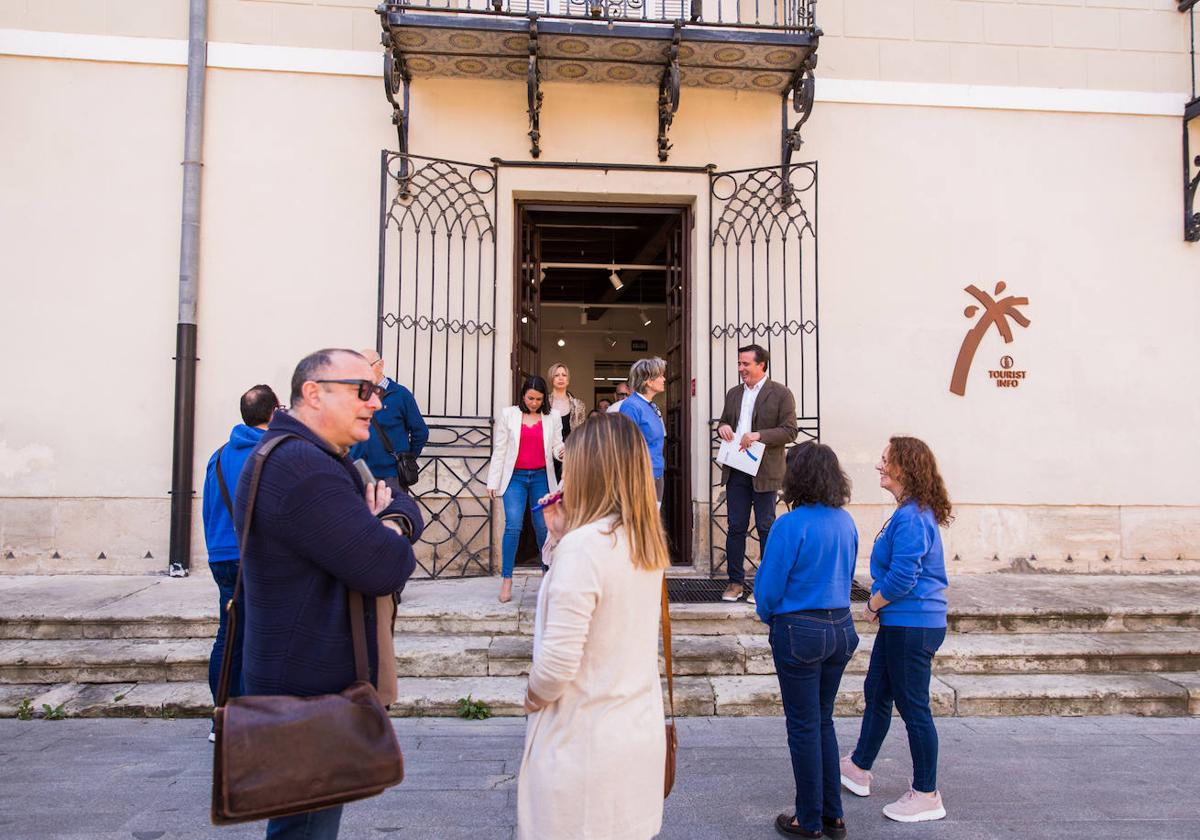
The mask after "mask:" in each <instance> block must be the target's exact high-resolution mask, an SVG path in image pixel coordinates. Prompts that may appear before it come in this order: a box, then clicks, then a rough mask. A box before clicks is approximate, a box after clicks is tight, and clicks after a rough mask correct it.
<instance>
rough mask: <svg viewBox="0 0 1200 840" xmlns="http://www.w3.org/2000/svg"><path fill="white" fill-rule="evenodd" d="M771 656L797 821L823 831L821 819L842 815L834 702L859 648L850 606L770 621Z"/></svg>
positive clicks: (776, 617) (778, 616) (803, 825)
mask: <svg viewBox="0 0 1200 840" xmlns="http://www.w3.org/2000/svg"><path fill="white" fill-rule="evenodd" d="M769 638H770V642H771V654H772V655H773V656H774V658H775V673H776V676H778V678H779V693H780V695H781V696H782V698H783V713H784V715H785V716H786V718H787V739H788V750H789V751H790V752H791V754H792V775H793V776H794V777H795V780H796V822H798V823H799V824H800V826H801V828H806V829H808V830H809V831H820V830H821V817H827V818H828V819H838V818H840V817H841V816H842V786H841V771H840V769H839V767H838V762H839V760H840V754H839V752H838V742H837V733H836V732H834V729H833V703H834V700H836V699H837V691H838V686H839V685H840V684H841V682H842V672H843V671H845V670H846V664H847V663H848V662H849V661H850V657H851V656H853V654H854V650H855V648H857V647H858V634H857V633H856V632H855V631H854V620H853V619H851V618H850V610H849V609H848V608H846V607H842V608H841V609H836V610H804V611H803V612H795V613H787V614H786V615H777V616H775V617H774V618H773V619H772V620H771V634H770V637H769Z"/></svg>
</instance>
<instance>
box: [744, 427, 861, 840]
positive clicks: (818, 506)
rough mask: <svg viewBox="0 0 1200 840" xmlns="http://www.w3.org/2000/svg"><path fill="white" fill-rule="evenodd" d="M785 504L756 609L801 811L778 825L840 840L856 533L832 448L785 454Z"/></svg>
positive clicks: (758, 585)
mask: <svg viewBox="0 0 1200 840" xmlns="http://www.w3.org/2000/svg"><path fill="white" fill-rule="evenodd" d="M783 500H784V501H785V502H787V504H788V506H789V507H791V511H790V512H789V513H785V514H784V515H783V516H781V517H779V519H777V520H775V524H774V525H772V526H771V534H770V536H769V537H767V546H766V548H765V550H764V551H763V557H762V562H761V563H759V566H758V573H757V574H756V575H755V576H754V602H755V609H756V610H757V611H758V616H759V618H761V619H762V620H763V621H764V622H766V623H767V625H768V626H770V628H771V632H770V637H769V638H770V643H771V653H772V655H773V656H774V658H775V673H776V675H777V676H778V678H779V693H780V695H781V696H782V698H783V713H784V716H785V717H786V718H787V738H788V750H789V752H790V753H791V756H792V774H793V776H794V777H795V781H796V803H795V804H796V810H795V811H794V812H792V813H790V814H789V813H784V814H780V815H779V816H778V817H777V818H776V820H775V828H776V830H777V831H778V832H779V833H780V834H783V835H785V836H788V837H813V838H818V837H821V836H828V837H831V838H835V839H840V838H842V837H845V836H846V824H845V823H844V822H843V821H842V796H841V790H840V788H839V787H838V744H837V734H836V733H835V732H834V729H833V702H834V700H835V699H836V698H837V692H838V686H839V685H840V684H841V682H842V672H843V671H844V670H845V669H846V664H847V663H848V662H849V661H850V657H851V656H852V655H853V654H854V650H855V648H857V647H858V634H857V633H856V632H855V631H854V620H853V619H852V618H851V617H850V582H851V581H852V580H853V579H854V561H855V558H856V557H857V556H858V529H856V528H855V527H854V520H853V519H851V518H850V514H848V513H846V511H845V509H844V508H843V505H845V504H846V502H848V501H850V481H849V479H847V478H846V475H845V473H843V472H842V468H841V465H840V464H838V459H837V456H836V455H834V454H833V450H832V449H830V448H829V447H828V446H825V445H823V444H820V443H814V442H811V441H810V442H807V443H802V444H800V445H799V446H797V447H795V448H794V449H792V450H791V451H790V452H789V453H788V459H787V473H786V474H785V475H784V479H783Z"/></svg>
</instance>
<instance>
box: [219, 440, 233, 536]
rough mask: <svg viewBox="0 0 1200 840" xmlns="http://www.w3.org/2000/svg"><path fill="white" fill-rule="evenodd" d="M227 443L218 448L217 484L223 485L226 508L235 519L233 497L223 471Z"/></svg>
mask: <svg viewBox="0 0 1200 840" xmlns="http://www.w3.org/2000/svg"><path fill="white" fill-rule="evenodd" d="M227 445H228V444H222V445H221V448H220V449H218V450H217V484H219V485H220V486H221V501H223V502H224V503H225V510H227V511H229V518H230V519H233V497H232V496H231V495H229V485H228V484H226V483H225V473H223V472H222V471H221V453H222V452H224V451H225V447H226V446H227Z"/></svg>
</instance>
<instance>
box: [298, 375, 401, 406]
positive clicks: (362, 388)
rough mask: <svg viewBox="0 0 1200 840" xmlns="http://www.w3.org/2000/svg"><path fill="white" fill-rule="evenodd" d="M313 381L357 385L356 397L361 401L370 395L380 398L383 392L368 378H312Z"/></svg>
mask: <svg viewBox="0 0 1200 840" xmlns="http://www.w3.org/2000/svg"><path fill="white" fill-rule="evenodd" d="M313 382H318V383H320V384H322V385H356V386H358V398H359V399H360V400H362V401H363V402H366V401H367V400H369V399H371V397H372V395H374V396H376V397H379V399H381V400H382V399H383V395H384V393H385V391H384V390H383V388H381V387H380V386H378V385H376V384H375V383H374V382H372V381H371V380H369V379H314V380H313Z"/></svg>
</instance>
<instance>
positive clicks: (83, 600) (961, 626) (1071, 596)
mask: <svg viewBox="0 0 1200 840" xmlns="http://www.w3.org/2000/svg"><path fill="white" fill-rule="evenodd" d="M539 583H540V577H538V576H536V575H519V576H518V577H517V578H516V580H515V586H514V595H513V600H512V602H510V603H507V604H501V603H499V602H498V601H497V600H496V594H497V592H498V591H499V581H498V580H497V579H496V578H473V579H454V580H440V581H414V582H413V583H412V584H410V585H409V587H408V588H407V589H406V590H405V593H404V601H403V603H402V604H401V605H400V609H399V612H398V617H397V632H398V634H399V635H406V636H407V635H416V634H429V635H445V634H454V635H473V636H497V635H501V636H502V635H515V636H520V635H528V634H530V633H531V632H532V627H533V617H534V610H535V607H536V598H537V588H538V586H539ZM948 597H949V601H950V603H949V618H948V622H949V629H950V630H951V631H952V632H969V633H1096V632H1115V631H1122V632H1125V631H1128V632H1149V631H1155V630H1161V629H1193V630H1200V576H1198V575H1127V576H1120V575H1108V576H1104V575H1092V576H1088V575H1041V574H1039V575H1032V574H1031V575H1006V574H991V575H962V576H957V577H954V578H953V579H952V580H951V584H950V588H949V590H948ZM854 610H855V614H856V616H858V617H859V618H861V614H862V606H861V605H856V606H855V608H854ZM216 612H217V605H216V587H215V585H214V584H213V582H212V580H211V579H207V578H204V577H201V576H197V577H194V578H184V579H173V578H166V577H162V576H137V575H129V576H105V575H78V576H77V575H60V576H20V575H17V576H11V575H8V576H6V575H0V640H2V639H8V640H15V639H100V638H109V639H187V638H211V637H212V635H213V634H214V633H215V631H216ZM671 617H672V622H673V624H674V625H675V628H674V629H675V632H676V633H677V634H679V635H681V636H722V635H739V634H740V635H765V633H766V627H765V626H764V625H763V624H762V623H761V622H759V621H758V619H757V617H756V616H755V614H754V611H753V608H752V607H751V606H750V605H748V604H745V603H734V604H726V603H717V604H682V603H681V604H673V605H672V606H671ZM859 626H860V632H863V633H865V632H869V631H870V630H871V627H870V625H866V624H862V623H860V625H859Z"/></svg>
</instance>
